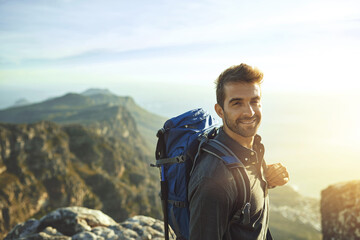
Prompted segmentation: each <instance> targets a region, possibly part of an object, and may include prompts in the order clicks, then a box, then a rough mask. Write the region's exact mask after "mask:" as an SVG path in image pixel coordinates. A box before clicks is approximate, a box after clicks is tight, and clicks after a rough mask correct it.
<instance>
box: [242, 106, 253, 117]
mask: <svg viewBox="0 0 360 240" xmlns="http://www.w3.org/2000/svg"><path fill="white" fill-rule="evenodd" d="M243 114H244V116H245V117H252V116H254V114H255V111H254V109H253V107H252V106H251V104H246V105H245V106H244V111H243Z"/></svg>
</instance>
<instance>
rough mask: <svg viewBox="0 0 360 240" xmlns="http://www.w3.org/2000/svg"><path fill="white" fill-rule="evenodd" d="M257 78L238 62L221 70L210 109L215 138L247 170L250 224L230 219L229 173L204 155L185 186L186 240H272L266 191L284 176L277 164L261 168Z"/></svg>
mask: <svg viewBox="0 0 360 240" xmlns="http://www.w3.org/2000/svg"><path fill="white" fill-rule="evenodd" d="M262 79H263V73H262V72H260V71H259V70H258V69H256V68H252V67H251V66H248V65H246V64H240V65H237V66H233V67H230V68H228V69H226V70H225V71H224V72H223V73H222V74H220V76H219V77H218V79H217V81H216V98H217V103H216V104H215V111H216V113H217V114H218V115H219V117H220V118H221V119H222V121H223V127H222V128H221V129H220V132H219V134H218V136H217V137H216V139H217V140H219V141H220V142H222V143H224V144H225V145H226V146H227V147H229V148H230V149H231V150H232V151H233V152H234V153H235V154H236V156H237V157H238V158H239V159H240V160H241V161H242V162H243V163H244V165H245V167H246V171H247V173H248V176H249V180H250V186H251V200H250V204H251V207H250V223H249V224H246V225H243V224H242V223H240V221H236V220H234V219H236V218H234V214H235V213H236V212H237V210H238V209H235V208H236V206H237V204H236V203H237V201H236V200H237V197H238V187H237V185H236V183H235V180H234V176H233V174H232V173H231V172H230V171H229V169H227V167H226V166H225V165H224V164H223V163H222V161H220V160H219V159H218V158H217V157H215V156H213V155H211V154H208V153H206V152H203V153H202V154H201V155H200V157H199V159H198V161H197V165H196V166H195V169H194V171H193V173H192V176H191V178H190V182H189V194H188V197H189V203H190V206H189V208H190V240H230V239H231V240H235V239H236V240H239V239H244V240H252V239H271V235H270V233H269V231H268V225H269V201H268V191H267V189H268V188H272V187H275V186H280V185H284V184H285V183H287V182H288V180H289V178H288V177H289V176H288V173H287V171H286V169H285V168H284V167H283V166H282V165H281V164H273V165H268V166H267V167H266V164H264V159H263V156H264V146H263V144H261V138H260V136H259V135H257V134H256V132H257V129H258V127H259V126H260V122H261V117H262V112H261V89H260V85H261V82H262ZM264 167H265V168H267V169H264ZM265 172H266V173H265ZM239 191H240V190H239ZM238 218H241V216H238Z"/></svg>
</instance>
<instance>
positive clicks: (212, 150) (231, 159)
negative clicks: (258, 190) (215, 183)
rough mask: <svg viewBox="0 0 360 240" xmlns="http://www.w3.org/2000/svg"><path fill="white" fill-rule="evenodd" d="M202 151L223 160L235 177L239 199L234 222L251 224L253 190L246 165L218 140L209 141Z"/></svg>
mask: <svg viewBox="0 0 360 240" xmlns="http://www.w3.org/2000/svg"><path fill="white" fill-rule="evenodd" d="M201 150H202V151H204V152H207V153H209V154H212V155H214V156H216V157H217V158H219V159H221V160H222V161H223V162H224V164H225V165H226V166H227V167H228V169H229V170H230V172H231V173H232V174H233V176H234V179H235V184H236V187H237V189H238V198H237V204H236V208H235V211H234V213H233V216H232V218H231V219H232V221H240V223H241V224H248V223H250V206H251V204H250V198H251V189H250V180H249V176H248V174H247V171H246V169H245V166H244V164H243V163H242V162H241V161H240V160H239V158H238V157H237V156H236V155H235V153H234V152H233V151H231V149H230V148H228V147H227V146H226V145H225V144H223V143H221V142H220V141H218V140H216V139H209V140H208V141H207V142H206V143H205V144H203V146H202V148H201Z"/></svg>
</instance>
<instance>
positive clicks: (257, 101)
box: [251, 99, 260, 104]
mask: <svg viewBox="0 0 360 240" xmlns="http://www.w3.org/2000/svg"><path fill="white" fill-rule="evenodd" d="M251 104H260V99H254V100H252V101H251Z"/></svg>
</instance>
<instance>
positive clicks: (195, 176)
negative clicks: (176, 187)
mask: <svg viewBox="0 0 360 240" xmlns="http://www.w3.org/2000/svg"><path fill="white" fill-rule="evenodd" d="M199 187H200V188H201V189H202V190H206V189H208V190H211V189H212V190H215V191H217V190H218V191H220V192H225V193H227V194H229V195H230V196H233V195H234V191H236V184H235V180H234V176H233V174H232V173H231V172H230V171H229V169H228V168H227V167H226V166H225V164H224V163H223V162H222V160H220V159H219V158H217V157H215V156H213V155H211V154H209V153H206V152H203V153H202V154H201V155H200V157H199V158H198V160H197V162H196V166H195V167H194V170H193V172H192V175H191V177H190V180H189V193H191V192H193V191H195V190H196V189H197V188H199ZM235 196H236V194H235Z"/></svg>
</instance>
